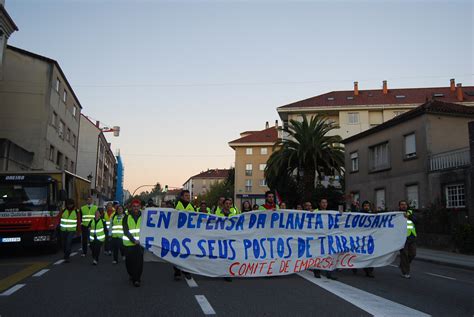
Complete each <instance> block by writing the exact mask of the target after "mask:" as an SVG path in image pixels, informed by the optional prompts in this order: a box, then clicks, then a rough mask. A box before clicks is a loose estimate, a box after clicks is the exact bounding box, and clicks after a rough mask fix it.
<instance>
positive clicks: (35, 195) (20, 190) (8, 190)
mask: <svg viewBox="0 0 474 317" xmlns="http://www.w3.org/2000/svg"><path fill="white" fill-rule="evenodd" d="M47 206H48V186H46V185H39V184H38V185H35V184H0V212H2V211H42V210H47Z"/></svg>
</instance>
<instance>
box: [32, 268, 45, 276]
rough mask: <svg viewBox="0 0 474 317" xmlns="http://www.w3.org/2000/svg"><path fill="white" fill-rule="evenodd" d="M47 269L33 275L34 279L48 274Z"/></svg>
mask: <svg viewBox="0 0 474 317" xmlns="http://www.w3.org/2000/svg"><path fill="white" fill-rule="evenodd" d="M48 271H49V269H43V270H41V271H39V272H37V273H35V274H33V276H34V277H40V276H41V275H43V274H44V273H46V272H48Z"/></svg>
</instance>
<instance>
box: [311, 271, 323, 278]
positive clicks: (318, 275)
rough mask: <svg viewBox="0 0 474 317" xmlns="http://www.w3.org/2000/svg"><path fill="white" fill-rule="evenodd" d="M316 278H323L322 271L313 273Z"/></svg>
mask: <svg viewBox="0 0 474 317" xmlns="http://www.w3.org/2000/svg"><path fill="white" fill-rule="evenodd" d="M313 274H314V277H315V278H321V272H320V271H313Z"/></svg>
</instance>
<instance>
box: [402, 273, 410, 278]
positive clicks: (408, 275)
mask: <svg viewBox="0 0 474 317" xmlns="http://www.w3.org/2000/svg"><path fill="white" fill-rule="evenodd" d="M402 277H403V278H407V279H408V278H411V276H410V274H403V273H402Z"/></svg>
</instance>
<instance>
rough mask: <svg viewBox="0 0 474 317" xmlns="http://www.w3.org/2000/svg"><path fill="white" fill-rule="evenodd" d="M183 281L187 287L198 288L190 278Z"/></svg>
mask: <svg viewBox="0 0 474 317" xmlns="http://www.w3.org/2000/svg"><path fill="white" fill-rule="evenodd" d="M185 280H186V283H188V286H189V287H198V285H197V283H196V281H195V280H194V279H193V278H192V277H191V278H190V279H189V280H188V279H187V278H185Z"/></svg>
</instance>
